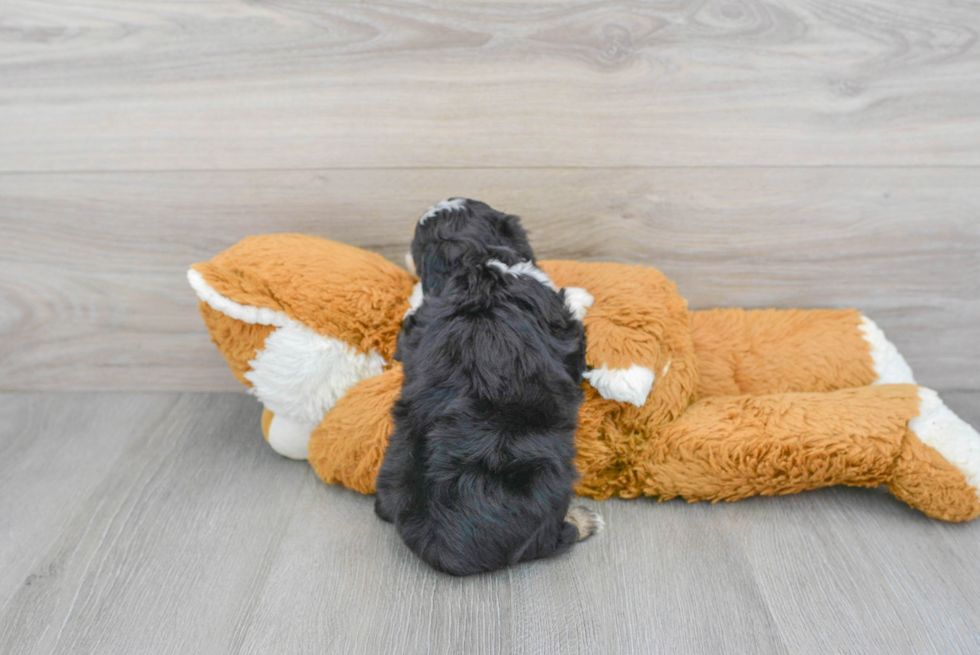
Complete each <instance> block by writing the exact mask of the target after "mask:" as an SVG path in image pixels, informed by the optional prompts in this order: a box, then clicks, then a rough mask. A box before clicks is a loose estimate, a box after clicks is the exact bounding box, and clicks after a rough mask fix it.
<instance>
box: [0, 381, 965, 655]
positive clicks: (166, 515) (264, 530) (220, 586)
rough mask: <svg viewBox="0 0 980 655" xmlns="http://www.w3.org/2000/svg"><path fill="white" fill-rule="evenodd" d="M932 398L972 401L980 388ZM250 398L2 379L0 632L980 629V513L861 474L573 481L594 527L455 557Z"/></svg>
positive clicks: (587, 646)
mask: <svg viewBox="0 0 980 655" xmlns="http://www.w3.org/2000/svg"><path fill="white" fill-rule="evenodd" d="M945 399H946V401H947V403H948V404H949V405H950V407H951V408H952V409H954V410H955V411H957V412H959V413H960V414H961V415H962V416H963V417H964V418H965V419H966V420H968V421H971V422H973V423H974V424H976V423H980V394H978V393H976V392H970V393H965V392H959V393H951V394H947V395H946V398H945ZM258 419H259V407H258V404H257V403H256V402H255V401H254V400H253V399H251V398H248V397H245V396H242V395H240V394H183V395H178V394H154V395H140V394H92V393H88V394H81V393H70V394H0V448H2V449H3V450H2V451H0V454H2V457H0V482H2V484H3V487H2V491H3V492H4V493H3V495H0V521H2V523H0V525H2V531H3V534H4V539H5V542H0V652H4V653H7V652H10V653H23V654H25V655H27V654H31V653H44V654H47V653H82V652H106V653H109V652H120V653H122V652H126V653H136V652H153V653H181V654H194V653H269V652H288V653H325V654H333V653H337V654H344V655H350V654H353V655H361V654H363V655H369V654H370V655H375V654H378V653H392V654H394V653H415V652H427V653H434V654H441V653H447V654H448V653H479V654H482V653H529V654H530V653H534V654H539V653H541V654H546V655H547V654H551V653H570V654H576V653H595V652H601V653H610V654H620V653H623V654H636V655H647V654H649V653H715V652H732V653H793V654H796V653H803V654H809V653H814V654H817V653H828V652H834V653H836V652H846V653H855V654H864V653H868V654H871V653H881V652H894V653H906V652H936V653H948V654H957V653H963V654H971V653H975V652H977V650H978V649H980V595H978V594H977V593H976V590H977V588H978V587H980V559H978V558H977V557H976V544H977V543H978V539H980V521H974V522H973V523H969V524H961V525H949V524H944V523H941V522H938V521H933V520H930V519H928V518H926V517H924V516H922V515H921V514H919V513H918V512H916V511H914V510H912V509H910V508H908V507H906V506H905V505H903V504H902V503H900V502H898V501H896V500H895V499H894V498H892V497H891V496H889V495H888V494H886V493H884V492H880V491H876V490H867V489H845V488H835V489H826V490H821V491H818V492H811V493H805V494H800V495H796V496H789V497H781V498H756V499H750V500H746V501H740V502H737V503H730V504H724V503H722V504H718V505H709V504H703V503H702V504H694V505H688V504H686V503H683V502H681V501H670V502H667V503H661V504H658V503H656V502H654V501H650V500H631V501H607V502H604V503H595V502H593V501H582V502H584V503H585V504H588V505H590V506H592V507H595V508H596V509H598V510H599V511H600V512H601V513H602V514H603V516H604V517H605V519H606V522H607V530H606V531H605V532H604V533H602V534H600V535H599V536H598V537H596V538H594V539H591V540H589V541H587V542H584V543H582V544H579V545H578V546H576V548H575V549H573V551H572V552H571V553H570V554H569V555H567V556H564V557H561V558H557V559H554V560H549V561H544V562H535V563H531V564H524V565H520V566H517V567H514V568H511V569H508V570H505V571H502V572H498V573H495V574H492V575H484V576H477V577H472V578H465V579H457V578H451V577H449V576H445V575H442V574H437V573H435V572H433V571H432V570H430V569H428V568H427V567H425V566H424V565H422V564H421V563H420V562H419V561H418V560H417V559H416V558H414V556H412V555H411V554H410V553H409V552H408V550H407V549H406V548H405V547H404V546H403V545H402V543H401V542H400V541H399V539H398V537H397V536H396V534H395V533H394V530H393V529H392V528H391V526H390V525H388V524H385V523H382V522H381V521H379V520H378V519H376V518H375V517H374V515H373V511H372V504H373V499H372V498H371V497H369V496H361V495H358V494H355V493H352V492H349V491H347V490H344V489H341V488H338V487H332V486H331V487H328V486H324V485H323V484H321V483H320V482H319V481H318V480H317V479H316V477H315V476H314V475H313V474H312V472H311V471H310V469H309V468H308V467H307V466H306V465H305V464H303V463H301V462H292V461H288V460H285V459H283V458H281V457H279V456H277V455H275V454H274V453H273V452H272V450H271V449H270V448H269V447H268V446H267V445H266V444H265V443H264V442H263V441H262V439H261V436H260V433H259V431H258ZM59 444H63V447H61V448H59V447H58V445H59ZM72 492H74V493H72ZM11 494H12V495H11ZM25 503H26V504H28V506H25V505H24V504H25Z"/></svg>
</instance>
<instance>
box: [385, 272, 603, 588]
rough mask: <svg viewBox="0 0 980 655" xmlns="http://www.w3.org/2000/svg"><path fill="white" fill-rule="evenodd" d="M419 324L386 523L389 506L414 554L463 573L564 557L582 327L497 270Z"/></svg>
mask: <svg viewBox="0 0 980 655" xmlns="http://www.w3.org/2000/svg"><path fill="white" fill-rule="evenodd" d="M413 319H414V321H415V325H414V326H413V329H411V330H406V331H405V332H404V333H403V337H404V339H403V340H402V341H400V343H399V356H400V357H401V359H402V362H403V365H404V367H405V384H404V387H403V389H402V396H401V398H400V400H399V402H398V403H397V405H396V408H395V414H394V417H395V424H396V431H395V435H394V436H393V437H392V443H391V446H389V450H388V452H387V453H386V455H385V462H384V466H383V467H382V471H381V474H380V475H379V479H378V494H379V514H381V512H383V511H386V510H385V508H384V507H383V505H386V504H387V505H389V507H388V508H387V511H388V512H389V513H390V514H391V518H392V519H393V520H395V522H396V524H397V527H398V529H399V532H400V533H401V536H402V538H403V539H404V540H405V542H406V544H408V545H409V547H411V548H412V549H413V550H414V551H415V552H417V553H418V554H419V555H420V556H421V557H422V558H423V559H425V560H426V561H428V562H429V563H430V564H432V565H433V566H434V567H436V568H438V569H441V570H444V571H447V572H449V573H454V574H458V575H461V574H466V573H473V572H478V571H485V570H492V569H496V568H500V567H502V566H505V565H507V564H510V563H514V562H517V561H522V560H525V559H533V558H536V557H544V556H548V555H553V554H557V553H559V552H563V551H564V550H567V548H568V547H570V546H571V544H572V543H574V542H575V541H576V540H577V539H578V538H579V532H578V530H577V529H576V528H575V526H573V525H571V524H570V523H566V522H565V514H566V511H567V509H568V503H569V500H570V498H571V486H572V484H573V482H574V479H575V475H576V474H575V470H574V466H573V464H572V459H573V458H574V454H575V453H574V445H573V435H574V431H575V427H576V418H577V412H578V406H579V404H580V403H581V397H582V392H581V389H580V387H579V380H580V377H581V372H582V369H583V368H584V335H583V328H582V326H581V324H580V323H578V322H577V321H575V320H574V319H573V318H572V317H571V315H570V314H569V313H568V311H567V310H566V309H565V308H564V304H563V302H562V300H561V298H560V297H559V295H558V294H557V293H555V292H554V291H553V290H552V289H550V288H547V287H546V286H544V285H543V284H542V283H541V282H540V281H539V280H537V279H534V278H533V277H531V276H528V275H516V276H515V275H512V274H509V273H507V272H506V271H503V270H500V269H497V268H495V267H492V266H479V267H474V270H471V271H465V272H463V273H461V274H460V275H458V276H456V277H454V278H453V279H452V280H451V281H450V283H449V284H448V285H447V287H446V289H445V291H444V293H443V294H441V295H440V296H439V297H435V298H431V299H427V300H426V302H425V303H424V304H423V305H422V307H421V308H420V309H419V311H418V312H417V314H416V316H414V317H413Z"/></svg>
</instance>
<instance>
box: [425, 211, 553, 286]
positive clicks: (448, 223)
mask: <svg viewBox="0 0 980 655" xmlns="http://www.w3.org/2000/svg"><path fill="white" fill-rule="evenodd" d="M488 259H496V260H499V261H501V262H504V263H505V264H516V263H518V262H521V261H529V262H531V263H534V251H532V250H531V244H530V243H529V242H528V240H527V232H525V231H524V228H523V227H522V226H521V220H520V219H519V218H518V217H517V216H514V215H512V214H504V213H503V212H499V211H497V210H496V209H493V208H492V207H490V205H488V204H486V203H484V202H480V201H479V200H469V199H467V198H448V199H446V200H443V201H441V202H438V203H436V204H435V205H433V206H432V207H430V208H429V211H427V212H426V213H425V214H423V215H422V218H420V219H419V222H418V224H417V225H416V226H415V238H414V239H413V240H412V249H411V251H410V252H409V255H408V258H407V260H408V264H409V267H410V268H413V267H414V268H415V273H416V275H418V277H419V279H420V280H421V281H422V290H423V292H424V293H425V294H426V295H430V294H432V295H438V294H439V293H440V292H441V290H442V287H443V285H444V284H445V282H446V280H448V279H449V278H450V277H452V275H453V274H454V273H456V272H458V271H460V270H461V269H462V268H464V267H466V266H473V265H478V264H483V263H485V262H486V260H488Z"/></svg>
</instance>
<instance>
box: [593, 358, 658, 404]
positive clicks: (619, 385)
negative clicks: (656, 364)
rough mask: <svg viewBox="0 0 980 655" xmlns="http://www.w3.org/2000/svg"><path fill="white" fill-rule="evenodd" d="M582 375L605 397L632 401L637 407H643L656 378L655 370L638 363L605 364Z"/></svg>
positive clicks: (626, 401)
mask: <svg viewBox="0 0 980 655" xmlns="http://www.w3.org/2000/svg"><path fill="white" fill-rule="evenodd" d="M582 377H584V378H585V379H587V380H588V381H589V384H591V385H592V387H593V388H594V389H595V390H596V391H598V392H599V395H600V396H602V397H603V398H606V399H608V400H616V401H619V402H623V403H632V404H634V405H636V406H637V407H643V404H644V403H645V402H646V401H647V396H649V395H650V390H651V389H653V381H654V380H655V379H656V376H655V375H654V374H653V371H651V370H650V369H648V368H646V367H644V366H637V365H636V364H634V365H633V366H630V367H629V368H607V367H606V365H605V364H603V365H602V366H601V367H600V368H594V369H592V370H590V371H586V372H585V373H584V374H583V375H582Z"/></svg>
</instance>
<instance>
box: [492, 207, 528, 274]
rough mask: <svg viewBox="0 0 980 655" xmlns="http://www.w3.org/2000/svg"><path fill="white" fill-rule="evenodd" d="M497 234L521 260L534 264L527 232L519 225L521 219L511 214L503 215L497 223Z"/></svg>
mask: <svg viewBox="0 0 980 655" xmlns="http://www.w3.org/2000/svg"><path fill="white" fill-rule="evenodd" d="M497 233H498V234H499V235H500V237H501V239H502V240H503V242H504V243H506V244H507V245H508V246H510V247H511V248H513V249H514V250H516V251H517V253H518V254H519V255H520V256H521V259H523V260H525V261H529V262H532V263H536V262H535V260H534V251H533V250H531V242H530V241H528V238H527V231H526V230H525V229H524V226H523V225H521V219H520V217H518V216H514V215H513V214H505V215H504V216H503V217H502V218H501V219H500V221H499V222H498V223H497Z"/></svg>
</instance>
